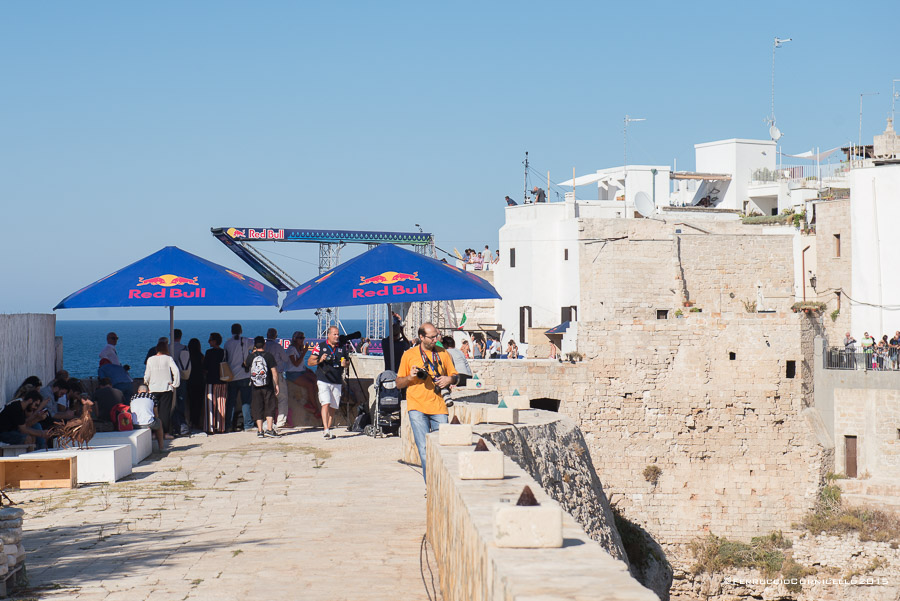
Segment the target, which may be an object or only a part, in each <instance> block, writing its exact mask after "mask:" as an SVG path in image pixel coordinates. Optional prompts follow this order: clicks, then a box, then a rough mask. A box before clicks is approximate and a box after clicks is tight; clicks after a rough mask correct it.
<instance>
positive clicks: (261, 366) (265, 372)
mask: <svg viewBox="0 0 900 601" xmlns="http://www.w3.org/2000/svg"><path fill="white" fill-rule="evenodd" d="M250 382H252V383H253V385H254V386H256V387H257V388H262V387H263V386H265V385H266V384H267V383H268V382H269V366H268V365H266V358H265V357H264V356H263V354H262V353H257V354H255V355H253V361H251V362H250Z"/></svg>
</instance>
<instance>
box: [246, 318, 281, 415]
mask: <svg viewBox="0 0 900 601" xmlns="http://www.w3.org/2000/svg"><path fill="white" fill-rule="evenodd" d="M264 350H265V352H267V353H269V354H270V355H272V357H274V358H275V363H276V365H277V369H278V381H279V382H281V383H282V385H281V386H278V387H277V388H276V390H277V396H278V418H277V419H276V420H275V428H276V429H281V428H284V425H285V424H286V423H287V413H288V390H287V388H288V387H287V381H286V380H285V378H284V372H286V371H288V370H289V369H290V367H291V362H290V361H289V360H288V356H287V352H286V351H285V350H284V347H283V346H281V342H279V340H278V330H276V329H275V328H269V329H268V331H267V332H266V346H265V348H264ZM251 392H252V391H251Z"/></svg>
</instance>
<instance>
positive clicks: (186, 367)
mask: <svg viewBox="0 0 900 601" xmlns="http://www.w3.org/2000/svg"><path fill="white" fill-rule="evenodd" d="M178 355H179V356H178V367H180V368H181V379H182V380H187V379H188V378H190V377H191V352H190V351H189V350H187V349H183V350H182V351H181V352H180V353H178Z"/></svg>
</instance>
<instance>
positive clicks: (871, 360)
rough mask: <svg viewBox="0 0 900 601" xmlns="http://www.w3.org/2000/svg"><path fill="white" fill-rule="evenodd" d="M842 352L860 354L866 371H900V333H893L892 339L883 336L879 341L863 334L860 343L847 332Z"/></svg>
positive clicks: (865, 333)
mask: <svg viewBox="0 0 900 601" xmlns="http://www.w3.org/2000/svg"><path fill="white" fill-rule="evenodd" d="M844 350H845V351H847V352H848V353H851V354H856V353H858V352H862V353H863V355H864V359H865V367H866V369H876V370H877V369H890V370H897V369H900V331H897V332H894V337H893V338H888V335H887V334H884V335H883V336H882V337H881V338H880V339H879V340H876V339H875V338H873V337H872V336H871V335H869V333H868V332H864V333H863V337H862V341H861V342H858V341H857V340H856V338H854V337H853V336H852V335H851V334H850V332H847V334H846V335H845V336H844Z"/></svg>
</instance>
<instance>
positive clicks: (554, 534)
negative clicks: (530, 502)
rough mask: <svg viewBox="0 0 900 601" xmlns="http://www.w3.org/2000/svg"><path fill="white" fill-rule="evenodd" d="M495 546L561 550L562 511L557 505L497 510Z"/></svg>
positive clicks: (503, 505)
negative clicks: (559, 548)
mask: <svg viewBox="0 0 900 601" xmlns="http://www.w3.org/2000/svg"><path fill="white" fill-rule="evenodd" d="M494 544H495V545H497V546H498V547H512V548H517V549H548V548H558V547H562V544H563V535H562V509H561V508H560V507H559V505H556V504H552V505H551V504H549V503H548V504H546V505H539V506H537V507H518V506H516V505H510V504H507V503H498V504H497V505H495V506H494Z"/></svg>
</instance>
